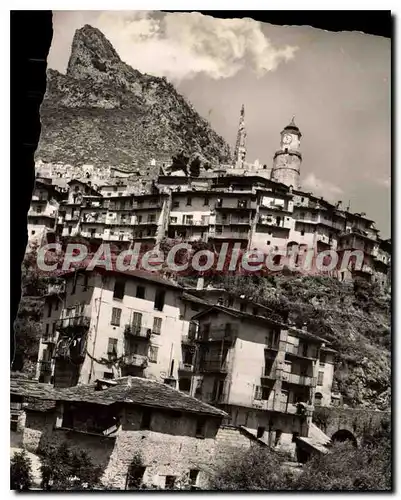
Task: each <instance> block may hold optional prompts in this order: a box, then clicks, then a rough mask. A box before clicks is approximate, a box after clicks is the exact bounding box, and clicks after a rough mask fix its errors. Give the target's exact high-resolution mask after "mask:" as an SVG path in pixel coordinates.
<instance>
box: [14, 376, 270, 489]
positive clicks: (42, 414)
mask: <svg viewBox="0 0 401 500" xmlns="http://www.w3.org/2000/svg"><path fill="white" fill-rule="evenodd" d="M34 386H35V384H33V383H28V382H27V381H13V383H12V384H11V394H12V396H13V398H14V399H18V398H19V399H20V400H21V401H27V398H28V399H31V402H30V403H23V404H24V414H25V415H24V423H23V424H22V425H21V426H20V427H19V429H18V432H17V431H16V434H19V435H20V446H23V447H24V448H25V449H27V450H28V451H30V452H33V453H38V452H39V453H40V450H41V449H43V448H45V447H47V446H57V445H59V444H61V443H64V442H66V443H67V444H68V445H69V446H70V448H71V449H73V450H77V451H78V450H85V451H86V452H87V453H88V454H89V456H90V457H91V459H92V461H93V463H94V464H96V465H98V466H100V467H101V468H102V471H103V476H102V482H103V484H104V486H106V487H107V488H110V489H113V488H116V489H135V487H136V486H138V484H139V483H143V484H144V485H146V486H147V487H151V486H156V487H158V488H162V489H164V488H166V489H169V488H173V487H174V484H175V483H176V482H178V481H181V480H183V479H184V478H187V480H188V481H190V482H191V483H192V485H193V486H194V487H201V488H204V487H207V483H208V477H209V476H210V474H211V473H212V472H213V464H215V463H217V462H218V461H219V460H221V458H222V457H224V456H227V453H229V452H230V450H232V449H233V448H242V447H244V448H247V447H249V446H251V445H252V444H255V443H259V445H264V443H263V442H262V441H260V440H258V439H257V438H255V437H254V436H253V435H252V434H251V433H249V432H248V431H247V430H246V429H240V428H235V427H233V426H230V425H227V424H223V420H224V419H226V418H227V414H226V413H225V412H224V411H222V410H220V409H217V408H214V407H212V406H210V405H208V404H206V403H204V402H202V401H199V400H197V399H195V398H193V397H190V396H188V395H186V394H183V393H181V392H179V391H177V390H175V389H173V388H171V387H169V386H168V385H165V384H162V383H160V382H155V381H151V380H147V379H143V378H137V377H123V378H120V379H117V380H113V381H111V380H98V381H96V382H95V383H94V384H91V385H80V386H76V387H72V388H64V389H58V388H52V387H50V386H49V385H46V384H40V383H39V384H36V386H35V387H34ZM32 400H33V401H32ZM133 463H134V464H135V466H134V465H133Z"/></svg>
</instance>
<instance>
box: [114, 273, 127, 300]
mask: <svg viewBox="0 0 401 500" xmlns="http://www.w3.org/2000/svg"><path fill="white" fill-rule="evenodd" d="M124 294H125V280H122V279H119V278H117V279H116V281H115V282H114V293H113V299H118V300H122V299H123V298H124Z"/></svg>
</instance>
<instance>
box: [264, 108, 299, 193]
mask: <svg viewBox="0 0 401 500" xmlns="http://www.w3.org/2000/svg"><path fill="white" fill-rule="evenodd" d="M301 137H302V134H301V132H300V130H299V128H298V127H297V126H296V125H295V122H294V118H292V120H291V122H290V124H289V125H287V126H286V127H284V129H283V130H282V131H281V140H280V149H279V150H278V151H276V152H275V154H274V158H273V168H272V172H271V179H272V180H273V181H276V182H281V183H282V184H285V185H286V186H292V187H293V188H294V189H298V188H299V187H300V175H301V163H302V154H301V152H300V146H301Z"/></svg>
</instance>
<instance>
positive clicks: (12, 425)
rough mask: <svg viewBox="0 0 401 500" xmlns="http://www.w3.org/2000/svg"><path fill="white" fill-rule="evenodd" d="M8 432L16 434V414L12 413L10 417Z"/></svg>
mask: <svg viewBox="0 0 401 500" xmlns="http://www.w3.org/2000/svg"><path fill="white" fill-rule="evenodd" d="M10 430H11V431H13V432H17V430H18V414H17V413H14V414H12V415H11V421H10Z"/></svg>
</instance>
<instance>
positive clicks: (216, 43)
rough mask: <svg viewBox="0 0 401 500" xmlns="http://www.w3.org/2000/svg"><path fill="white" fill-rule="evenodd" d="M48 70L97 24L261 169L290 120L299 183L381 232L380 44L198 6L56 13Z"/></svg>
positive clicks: (386, 45)
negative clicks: (240, 131) (298, 149)
mask: <svg viewBox="0 0 401 500" xmlns="http://www.w3.org/2000/svg"><path fill="white" fill-rule="evenodd" d="M53 23H54V36H53V42H52V47H51V50H50V54H49V59H48V64H49V67H51V68H54V69H57V70H59V71H61V72H62V73H64V72H65V69H66V66H67V62H68V58H69V54H70V50H71V42H72V38H73V35H74V32H75V30H76V29H78V28H80V27H82V26H83V25H84V24H91V25H92V26H95V27H97V28H99V29H100V30H101V31H102V32H103V33H104V34H105V36H106V37H107V38H108V39H109V40H110V42H111V43H112V44H113V45H114V47H115V49H116V50H117V52H118V53H119V55H120V57H121V58H122V59H123V60H124V61H125V62H126V63H128V64H130V65H131V66H132V67H134V68H136V69H138V70H140V71H142V72H144V73H150V74H153V75H156V76H166V77H167V78H168V79H169V80H170V81H171V82H172V83H173V84H174V85H175V86H176V88H177V89H178V90H179V91H180V92H181V93H182V94H183V95H184V96H185V97H186V98H188V99H189V100H190V101H191V102H192V104H193V105H194V107H195V108H196V110H197V111H198V112H199V113H200V114H201V115H202V116H204V117H205V118H207V119H208V120H209V121H210V123H211V125H212V127H213V128H214V129H215V130H216V132H218V133H219V134H221V135H222V136H223V137H224V138H225V139H226V140H227V142H228V143H229V144H230V145H231V146H232V147H234V144H235V137H236V131H237V126H238V119H239V112H240V108H241V105H242V104H244V105H245V117H246V127H247V134H248V136H247V148H248V153H247V161H249V162H253V161H254V160H255V159H257V158H258V159H259V160H260V161H261V162H262V163H266V164H268V165H271V163H272V157H273V154H274V151H275V150H276V149H277V148H278V146H279V139H280V136H279V133H280V131H281V129H282V128H283V127H284V126H285V125H287V124H288V123H289V121H290V120H291V118H292V116H293V115H295V121H296V123H297V125H298V126H299V128H300V130H301V132H302V134H303V137H302V143H301V144H302V153H303V164H302V169H301V183H302V188H303V189H304V190H306V191H313V192H314V193H315V194H317V195H320V196H321V195H324V196H325V198H327V199H329V200H331V201H338V200H342V201H343V206H346V205H347V204H348V201H350V202H351V211H354V212H365V213H366V214H367V216H368V217H371V218H372V219H374V220H376V222H377V227H378V229H380V231H381V235H382V236H383V237H389V236H390V185H391V178H390V175H391V172H390V168H391V164H390V145H391V143H390V133H391V129H390V127H391V124H390V116H391V115H390V109H391V108H390V99H391V95H390V83H391V76H390V67H391V49H390V41H389V40H388V39H385V38H381V37H376V36H372V35H364V34H361V33H354V32H352V33H351V32H350V33H331V32H326V31H322V30H318V29H314V28H309V27H306V26H305V27H291V26H285V27H282V26H273V25H270V24H262V23H259V22H255V21H253V20H249V19H214V18H212V17H208V16H202V15H200V14H198V13H193V14H186V13H174V14H164V13H160V12H139V11H131V12H122V11H115V12H113V11H106V12H96V11H90V12H87V11H76V12H62V11H59V12H57V11H54V14H53Z"/></svg>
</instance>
